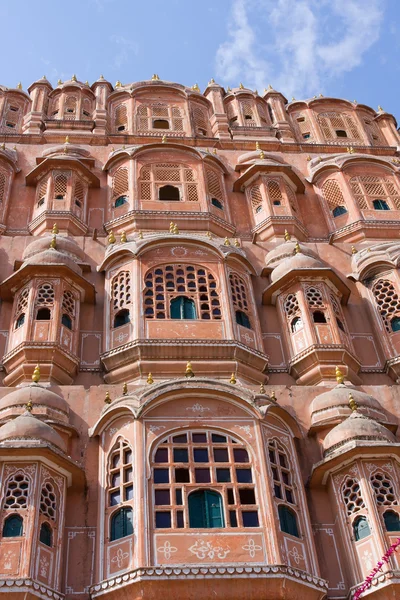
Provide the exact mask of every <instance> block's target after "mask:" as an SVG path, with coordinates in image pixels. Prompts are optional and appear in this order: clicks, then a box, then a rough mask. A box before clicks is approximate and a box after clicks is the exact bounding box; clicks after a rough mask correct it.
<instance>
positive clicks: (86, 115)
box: [82, 98, 92, 121]
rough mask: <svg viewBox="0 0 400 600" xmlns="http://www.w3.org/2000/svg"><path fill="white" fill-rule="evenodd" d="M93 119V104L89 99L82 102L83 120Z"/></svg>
mask: <svg viewBox="0 0 400 600" xmlns="http://www.w3.org/2000/svg"><path fill="white" fill-rule="evenodd" d="M91 118H92V102H91V101H90V99H89V98H84V99H83V101H82V120H83V121H86V120H88V119H91Z"/></svg>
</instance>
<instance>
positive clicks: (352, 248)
mask: <svg viewBox="0 0 400 600" xmlns="http://www.w3.org/2000/svg"><path fill="white" fill-rule="evenodd" d="M357 252H358V250H357V249H356V247H355V246H352V247H351V253H352V254H357Z"/></svg>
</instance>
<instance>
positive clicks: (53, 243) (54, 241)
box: [49, 235, 57, 250]
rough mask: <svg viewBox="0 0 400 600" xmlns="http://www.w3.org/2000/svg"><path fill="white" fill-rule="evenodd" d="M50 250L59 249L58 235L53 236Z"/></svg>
mask: <svg viewBox="0 0 400 600" xmlns="http://www.w3.org/2000/svg"><path fill="white" fill-rule="evenodd" d="M49 248H53V250H55V249H56V248H57V236H56V235H53V237H52V238H51V242H50V245H49Z"/></svg>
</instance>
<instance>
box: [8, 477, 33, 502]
mask: <svg viewBox="0 0 400 600" xmlns="http://www.w3.org/2000/svg"><path fill="white" fill-rule="evenodd" d="M29 485H30V484H29V479H28V477H27V476H26V475H24V474H23V473H15V474H14V475H11V477H9V479H8V480H7V483H6V485H5V489H6V493H5V497H4V503H3V509H4V510H12V509H16V508H17V509H18V508H28V495H29Z"/></svg>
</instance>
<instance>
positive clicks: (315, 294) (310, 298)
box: [306, 287, 325, 308]
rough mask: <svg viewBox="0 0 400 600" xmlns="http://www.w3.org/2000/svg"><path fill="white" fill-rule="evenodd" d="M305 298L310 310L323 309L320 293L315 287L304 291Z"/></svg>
mask: <svg viewBox="0 0 400 600" xmlns="http://www.w3.org/2000/svg"><path fill="white" fill-rule="evenodd" d="M306 298H307V302H308V306H309V307H310V308H323V307H324V306H325V304H324V301H323V298H322V292H321V290H319V289H318V288H317V287H308V288H307V289H306Z"/></svg>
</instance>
